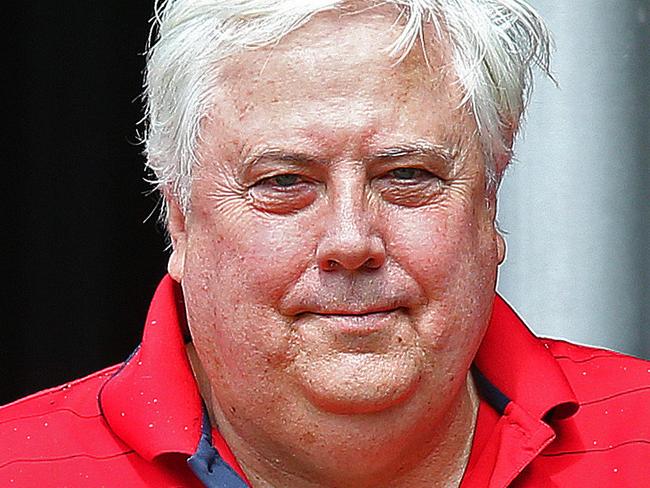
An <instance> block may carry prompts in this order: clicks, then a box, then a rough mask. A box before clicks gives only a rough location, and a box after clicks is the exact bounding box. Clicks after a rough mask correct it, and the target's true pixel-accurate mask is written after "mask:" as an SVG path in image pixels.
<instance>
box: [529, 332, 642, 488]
mask: <svg viewBox="0 0 650 488" xmlns="http://www.w3.org/2000/svg"><path fill="white" fill-rule="evenodd" d="M542 341H543V343H544V344H545V346H546V347H547V349H548V350H549V351H550V352H551V354H552V355H553V356H554V357H555V359H556V361H557V362H558V364H559V365H560V367H561V368H562V370H563V371H564V374H565V375H566V377H567V379H568V381H569V383H570V385H571V387H572V389H573V391H574V392H575V395H576V397H577V400H578V404H579V408H578V411H577V412H576V413H575V414H574V415H573V416H571V417H569V418H566V419H563V420H555V421H553V420H551V424H552V426H553V429H554V430H555V433H556V438H555V440H554V441H553V442H552V443H551V444H550V445H549V446H548V447H547V448H546V449H545V450H544V452H543V453H542V454H541V459H540V462H538V463H537V469H540V468H541V469H542V470H543V471H544V472H545V473H547V474H548V473H554V475H553V479H554V480H555V481H556V482H559V484H558V486H575V485H574V484H573V485H572V483H578V480H581V483H582V482H587V484H590V485H594V484H599V485H600V486H642V485H643V484H644V483H645V482H647V480H648V479H650V462H649V461H650V415H648V413H649V412H650V362H648V361H645V360H643V359H639V358H635V357H631V356H626V355H624V354H619V353H616V352H613V351H609V350H606V349H598V348H593V347H586V346H580V345H576V344H571V343H568V342H564V341H557V340H551V339H542ZM585 486H586V485H585Z"/></svg>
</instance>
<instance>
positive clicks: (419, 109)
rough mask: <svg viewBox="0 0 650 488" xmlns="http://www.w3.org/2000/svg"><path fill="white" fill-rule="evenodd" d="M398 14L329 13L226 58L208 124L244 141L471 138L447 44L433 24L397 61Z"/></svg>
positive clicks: (386, 9)
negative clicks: (217, 123)
mask: <svg viewBox="0 0 650 488" xmlns="http://www.w3.org/2000/svg"><path fill="white" fill-rule="evenodd" d="M398 16H399V12H398V11H397V9H396V8H394V7H392V6H388V5H384V6H381V7H374V8H371V9H366V10H363V11H361V12H354V13H351V12H349V11H347V12H345V13H341V12H339V11H328V12H323V13H320V14H318V15H316V16H315V17H314V18H313V19H311V20H310V21H309V22H308V23H307V24H306V25H304V26H303V27H301V28H299V29H297V30H295V31H294V32H292V33H290V34H288V35H287V36H285V37H284V38H282V39H281V40H280V41H279V42H278V43H277V44H275V45H273V46H270V47H265V48H260V49H256V50H251V51H246V52H243V53H240V54H239V55H237V56H234V57H233V58H230V59H228V60H227V61H226V62H225V63H224V65H223V66H222V67H221V68H220V70H219V73H220V79H221V84H220V86H219V87H218V90H219V92H220V93H219V94H218V96H217V99H216V103H215V108H214V111H213V113H212V114H211V115H212V117H211V118H213V119H221V121H222V122H223V123H224V124H226V125H229V128H234V127H233V126H236V128H237V130H238V131H239V133H240V135H242V136H244V137H245V136H246V135H247V134H248V135H249V136H252V138H253V139H260V140H261V139H263V136H271V135H272V134H273V133H274V132H275V133H276V136H277V137H279V138H295V139H305V138H307V139H318V138H319V137H320V136H322V137H321V138H322V139H325V140H324V141H323V143H324V144H325V145H329V146H331V144H333V143H334V142H340V141H342V140H346V137H348V138H349V137H351V136H352V135H353V136H355V137H365V138H366V139H372V138H373V137H375V136H377V137H385V136H387V135H389V134H392V135H393V136H395V138H397V139H399V138H406V139H408V138H413V137H417V136H418V134H415V133H414V132H423V131H424V130H425V128H426V129H427V130H429V129H430V130H434V129H436V128H437V130H439V131H443V130H444V131H446V132H452V133H453V134H455V135H460V134H461V133H465V132H467V133H470V132H472V130H473V128H472V127H471V125H472V118H471V117H468V116H467V115H468V114H467V109H466V108H465V107H461V101H462V98H463V97H462V93H461V89H460V84H459V83H458V80H457V78H456V75H455V73H454V70H453V68H452V66H451V63H450V59H451V57H450V55H449V53H448V51H449V50H448V47H447V45H446V44H444V43H443V42H442V41H440V40H438V39H437V38H436V36H435V35H434V28H433V27H432V26H427V27H425V31H424V36H423V37H424V38H425V39H427V42H425V43H424V45H423V44H416V45H415V46H414V48H413V49H412V50H411V51H410V52H409V53H408V55H407V56H405V57H404V59H403V60H401V61H400V62H399V63H398V60H397V59H396V58H395V57H391V56H390V54H389V52H390V49H391V47H392V45H393V43H394V42H395V40H396V39H397V37H398V36H399V35H400V33H401V32H402V29H403V25H401V23H400V22H399V19H398ZM419 135H423V134H419ZM255 142H256V141H250V143H251V144H254V143H255ZM257 142H260V141H257ZM261 142H262V143H263V142H264V141H261ZM396 142H397V141H396ZM433 142H436V141H433Z"/></svg>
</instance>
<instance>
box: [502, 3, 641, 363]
mask: <svg viewBox="0 0 650 488" xmlns="http://www.w3.org/2000/svg"><path fill="white" fill-rule="evenodd" d="M531 3H533V5H534V6H535V7H537V8H538V9H539V11H540V12H541V13H542V15H543V16H544V17H545V19H546V20H547V22H548V23H549V26H550V28H551V30H552V31H553V34H554V37H555V40H556V52H555V55H554V58H553V72H554V74H555V77H556V79H557V81H558V83H559V85H560V86H559V88H557V87H556V86H554V85H553V84H552V83H551V82H548V81H545V80H540V81H538V83H537V86H536V92H535V94H534V96H533V99H532V100H531V103H530V108H529V113H528V117H527V122H526V123H525V126H524V130H523V133H522V137H521V138H520V140H519V144H518V146H517V151H516V154H517V157H516V161H515V162H514V164H512V166H511V167H510V169H509V171H508V173H507V175H506V179H505V181H504V183H503V186H502V188H501V191H500V200H499V205H500V208H499V221H500V225H501V227H502V229H503V230H504V231H506V232H507V236H506V240H507V243H508V254H507V260H506V263H505V264H504V265H503V266H502V268H501V271H500V278H499V286H498V289H499V291H500V293H501V294H502V295H503V296H504V297H505V298H506V299H507V300H508V301H509V302H510V303H511V304H512V305H513V306H514V307H515V308H516V309H517V310H518V311H519V312H520V314H521V315H522V316H523V317H524V318H525V320H526V321H527V322H528V324H529V325H530V326H531V328H532V329H533V330H534V331H535V332H536V333H538V334H540V335H546V336H552V337H561V338H568V339H570V340H573V341H577V342H580V343H585V344H593V345H598V346H605V347H609V348H613V349H617V350H621V351H625V352H628V353H632V354H636V355H641V356H644V357H649V358H650V333H649V332H648V330H647V329H648V328H650V306H649V305H648V303H649V302H650V293H649V285H648V282H649V281H650V252H649V249H650V143H649V141H650V130H649V127H650V124H649V121H650V115H649V114H650V103H649V100H650V98H649V94H648V92H649V91H650V53H649V51H650V34H649V25H650V24H649V23H650V1H649V0H617V1H614V0H572V1H570V2H562V1H559V0H533V1H532V2H531Z"/></svg>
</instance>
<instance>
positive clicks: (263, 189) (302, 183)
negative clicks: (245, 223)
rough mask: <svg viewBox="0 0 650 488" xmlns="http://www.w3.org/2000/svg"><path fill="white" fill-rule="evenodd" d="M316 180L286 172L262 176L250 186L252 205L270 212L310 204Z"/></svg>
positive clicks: (303, 206)
mask: <svg viewBox="0 0 650 488" xmlns="http://www.w3.org/2000/svg"><path fill="white" fill-rule="evenodd" d="M317 191H318V185H317V182H315V181H314V180H311V179H309V178H306V177H304V176H302V175H299V174H294V173H286V174H279V175H274V176H269V177H266V178H262V179H261V180H259V181H258V182H257V183H255V184H254V185H253V186H252V187H251V188H250V196H251V197H252V202H253V205H254V206H255V207H256V208H257V209H258V210H262V211H265V212H270V213H277V214H283V213H292V212H296V211H298V210H301V209H303V208H305V207H306V206H308V205H309V204H311V203H312V202H313V201H314V200H315V199H316V195H317Z"/></svg>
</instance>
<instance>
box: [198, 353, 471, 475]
mask: <svg viewBox="0 0 650 488" xmlns="http://www.w3.org/2000/svg"><path fill="white" fill-rule="evenodd" d="M188 357H189V359H190V363H191V364H192V368H193V370H194V373H195V377H196V379H197V383H198V385H199V390H200V391H201V395H202V396H203V398H204V400H205V403H206V405H207V408H208V411H209V414H210V418H211V421H212V422H213V425H218V426H219V430H220V433H221V435H223V437H224V438H225V440H226V441H227V442H228V445H229V446H230V448H231V449H232V451H233V452H234V453H235V455H236V457H237V460H238V462H239V464H240V466H241V467H242V469H243V470H244V472H245V473H246V475H247V477H248V479H249V480H250V482H251V485H252V486H253V487H254V488H285V487H286V488H333V487H341V488H342V487H355V488H366V487H367V488H370V487H372V488H388V487H391V488H401V487H408V488H420V487H427V488H432V487H441V488H442V487H445V488H450V487H457V486H459V485H460V482H461V480H462V477H463V473H464V471H465V468H466V466H467V462H468V460H469V455H470V451H471V445H472V439H473V433H474V428H475V424H476V417H477V412H478V404H479V400H478V395H477V393H476V389H475V386H474V382H473V380H472V377H471V375H470V374H469V373H468V375H467V382H466V387H465V388H461V390H460V391H459V392H458V394H457V395H456V398H455V399H454V401H453V402H452V403H451V404H450V408H449V409H448V411H447V412H446V414H445V415H444V416H443V417H442V418H440V419H439V420H438V421H437V422H435V425H424V424H423V425H422V426H419V428H418V429H416V430H414V431H413V432H412V434H411V435H410V436H408V438H403V439H400V438H396V439H394V442H390V443H385V444H386V446H385V449H384V452H383V453H382V452H378V448H377V445H374V444H373V443H372V442H371V441H369V442H367V443H366V444H363V443H361V442H359V440H358V439H356V438H353V437H351V436H349V435H348V436H346V437H345V439H346V442H345V444H347V445H343V444H342V443H340V442H337V441H340V439H341V437H340V436H335V435H334V436H331V438H332V439H334V441H333V442H332V443H331V445H320V446H318V448H317V449H314V450H312V451H307V452H306V451H305V450H304V449H303V447H304V446H297V447H296V448H295V449H294V448H292V446H279V445H277V444H274V443H273V442H272V441H271V442H269V439H266V438H265V437H264V435H260V436H259V439H255V441H256V442H247V440H246V439H244V438H243V437H242V436H240V435H238V433H237V431H236V429H234V428H233V426H232V425H231V423H230V422H228V420H227V416H226V415H224V413H223V412H222V411H221V410H220V408H219V403H218V402H217V401H216V400H215V399H214V396H213V395H212V391H211V386H210V383H209V381H208V380H207V377H206V376H205V374H204V373H203V368H202V367H201V365H200V361H199V359H198V357H197V356H196V353H195V352H194V350H193V347H192V346H191V345H189V346H188ZM428 424H430V423H428ZM257 441H259V442H257ZM355 442H356V444H357V448H356V449H355V451H354V457H355V458H356V460H349V461H348V464H349V465H353V466H355V467H358V466H364V465H367V466H368V471H367V475H364V473H363V470H358V469H357V472H356V473H355V474H354V475H353V477H350V473H349V472H348V470H346V469H341V462H340V460H339V461H334V458H335V457H336V453H337V452H349V445H350V444H351V443H355ZM366 446H367V447H368V449H365V448H366ZM366 450H367V452H365V451H366ZM297 451H301V452H300V453H299V455H297V454H298V453H297ZM382 454H385V456H384V457H383V459H382ZM328 457H329V458H330V460H328V459H327V458H328ZM297 458H301V459H297ZM323 460H325V461H324V462H323ZM386 460H387V461H386ZM378 466H379V468H378Z"/></svg>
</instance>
